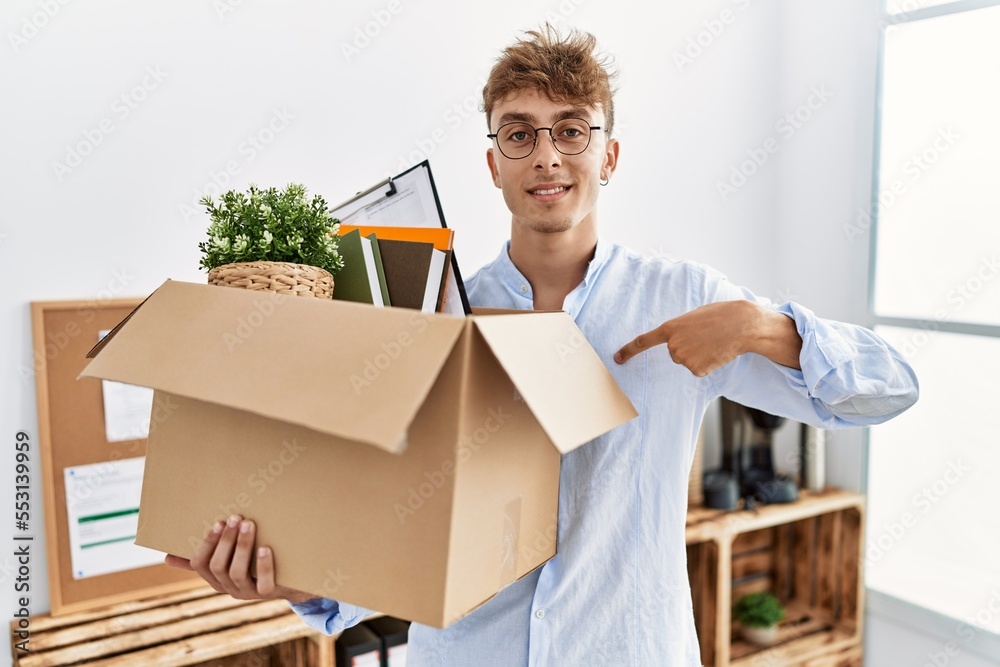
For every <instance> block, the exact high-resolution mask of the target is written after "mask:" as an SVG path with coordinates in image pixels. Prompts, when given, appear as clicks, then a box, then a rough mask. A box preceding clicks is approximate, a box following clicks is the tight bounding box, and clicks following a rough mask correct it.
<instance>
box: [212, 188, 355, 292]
mask: <svg viewBox="0 0 1000 667" xmlns="http://www.w3.org/2000/svg"><path fill="white" fill-rule="evenodd" d="M201 204H202V206H204V207H205V209H206V210H207V211H208V215H209V217H210V218H211V224H210V225H209V227H208V240H207V241H203V242H201V243H199V244H198V248H200V249H201V252H202V257H201V262H200V266H201V267H202V268H204V269H207V270H208V272H209V273H208V282H209V283H210V284H213V285H227V286H230V287H243V288H246V289H260V290H270V291H274V292H281V293H285V294H294V295H297V296H311V297H319V298H326V299H329V298H332V296H333V274H334V273H336V272H337V271H339V270H340V269H341V268H343V265H344V260H343V258H342V257H341V256H340V253H339V252H338V250H337V241H338V236H337V230H338V226H339V225H338V221H337V220H336V218H334V217H332V216H331V215H330V213H329V210H328V209H327V205H326V201H325V200H324V199H323V197H321V196H319V195H316V196H315V197H313V198H312V199H311V200H310V199H308V198H307V196H306V188H305V186H302V185H298V184H296V183H290V184H289V185H288V187H286V188H285V189H283V190H278V189H277V188H268V189H266V190H262V189H260V188H258V187H257V186H256V185H252V184H251V185H250V187H249V190H248V191H247V192H246V193H243V192H237V191H235V190H230V191H229V192H226V193H224V194H222V195H221V196H220V197H219V203H218V204H216V203H215V202H214V201H213V200H212V198H211V197H202V199H201Z"/></svg>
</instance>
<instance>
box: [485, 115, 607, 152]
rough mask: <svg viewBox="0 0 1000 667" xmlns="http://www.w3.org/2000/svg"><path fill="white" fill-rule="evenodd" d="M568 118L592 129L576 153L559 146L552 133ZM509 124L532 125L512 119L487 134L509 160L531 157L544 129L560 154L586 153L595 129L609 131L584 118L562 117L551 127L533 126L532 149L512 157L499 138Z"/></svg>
mask: <svg viewBox="0 0 1000 667" xmlns="http://www.w3.org/2000/svg"><path fill="white" fill-rule="evenodd" d="M567 120H577V121H580V122H581V123H583V124H584V125H586V126H587V127H588V128H589V129H590V135H589V136H588V137H587V145H586V146H584V147H583V148H582V149H581V150H579V151H577V152H576V153H567V152H566V151H564V150H563V149H561V148H559V142H558V141H557V140H556V137H555V135H554V134H553V133H552V128H553V127H555V126H556V125H558V124H559V123H562V122H564V121H567ZM509 125H526V126H528V127H531V124H530V123H526V122H524V121H522V120H514V121H511V122H509V123H504V124H503V125H501V126H500V127H498V128H497V131H496V132H492V133H490V134H487V135H486V138H487V139H493V140H494V141H495V143H496V146H497V150H498V151H500V154H501V155H503V156H504V157H505V158H507V159H508V160H523V159H525V158H527V157H531V154H532V153H534V152H535V148H537V147H538V133H539V132H541V131H542V130H548V133H549V140H550V141H551V142H552V146H553V148H555V149H556V151H557V152H558V153H559V154H560V155H580V154H581V153H585V152H586V151H587V149H588V148H590V142H591V141H593V139H594V130H604V131H605V132H607V131H608V130H607V128H605V127H602V126H600V125H591V124H589V123H588V122H587V121H586V120H584V119H583V118H575V117H574V118H560V119H559V120H557V121H556V122H555V123H553V124H552V126H551V127H531V130H532V132H534V133H535V138H534V139H532V141H531V150H530V151H528V152H527V153H525V154H524V155H522V156H521V157H511V156H509V155H507V154H506V153H504V152H503V148H501V147H500V140H499V138H498V137H499V135H500V130H502V129H503V128H505V127H507V126H509Z"/></svg>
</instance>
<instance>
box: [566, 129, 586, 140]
mask: <svg viewBox="0 0 1000 667" xmlns="http://www.w3.org/2000/svg"><path fill="white" fill-rule="evenodd" d="M562 133H563V136H564V137H566V138H567V139H579V138H580V137H582V136H583V132H581V131H580V129H579V128H576V127H567V128H566V129H565V130H563V132H562Z"/></svg>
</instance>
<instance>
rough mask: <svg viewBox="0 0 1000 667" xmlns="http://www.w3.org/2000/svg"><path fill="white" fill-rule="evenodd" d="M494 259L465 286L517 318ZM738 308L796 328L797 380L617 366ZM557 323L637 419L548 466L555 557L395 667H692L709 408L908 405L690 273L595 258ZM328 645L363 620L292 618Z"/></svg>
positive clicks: (832, 352)
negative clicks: (693, 555)
mask: <svg viewBox="0 0 1000 667" xmlns="http://www.w3.org/2000/svg"><path fill="white" fill-rule="evenodd" d="M507 247H509V244H508V246H505V248H504V250H503V251H502V252H501V253H500V256H499V257H498V258H497V259H496V260H494V261H493V262H492V263H491V264H489V265H487V266H485V267H483V268H482V269H481V270H480V271H479V272H478V273H476V274H475V275H474V276H472V277H471V278H470V279H469V280H468V281H467V283H466V288H467V290H468V294H469V301H470V302H471V303H472V304H473V305H476V306H490V307H498V308H518V309H530V308H532V303H533V296H532V290H531V285H530V284H529V283H528V281H527V280H526V279H525V278H524V276H523V275H521V272H520V271H518V269H517V268H516V267H515V266H514V264H513V263H512V262H511V261H510V258H509V256H508V254H507ZM734 299H751V300H755V301H758V302H760V303H763V304H766V305H768V306H770V307H776V308H777V310H778V311H779V312H781V313H784V314H785V315H787V316H789V317H791V318H792V319H794V320H795V325H796V328H797V329H798V332H799V334H800V335H801V337H802V353H801V355H800V358H799V361H800V365H801V366H802V370H801V371H799V370H794V369H792V368H787V367H785V366H781V365H778V364H775V363H773V362H771V361H769V360H768V359H766V358H764V357H762V356H759V355H756V354H745V355H743V356H741V357H739V358H737V359H736V360H735V361H733V362H731V363H729V364H727V365H726V366H724V367H722V368H719V369H718V370H716V371H714V372H712V373H710V374H708V375H707V376H706V377H704V378H698V377H696V376H694V375H693V374H692V373H691V372H690V371H688V370H687V369H686V368H685V367H683V366H680V365H677V364H675V363H674V362H673V361H672V360H671V358H670V354H669V352H668V350H667V347H666V346H665V345H659V346H656V347H654V348H651V349H649V350H647V351H646V352H643V353H641V354H639V355H638V356H636V357H634V358H632V359H631V360H629V361H628V362H627V363H625V364H623V365H619V364H617V363H615V361H614V359H613V355H614V353H615V352H616V351H617V350H618V349H619V348H621V347H622V346H623V345H624V344H625V343H627V342H629V341H631V340H632V339H633V338H635V337H636V336H637V335H638V334H640V333H643V332H646V331H649V330H650V329H653V328H655V327H656V326H658V325H660V324H662V323H663V322H665V321H667V320H669V319H671V318H674V317H677V316H679V315H682V314H684V313H686V312H688V311H691V310H693V309H695V308H698V307H699V306H702V305H705V304H707V303H712V302H716V301H728V300H734ZM563 310H565V311H566V312H568V313H569V314H570V315H571V316H572V317H573V319H574V320H575V321H576V323H577V325H578V326H579V327H580V329H581V331H582V332H583V334H584V335H585V336H586V338H587V340H588V342H589V343H590V344H591V346H592V347H593V348H594V350H596V351H597V354H598V355H599V356H600V357H601V359H603V360H604V363H605V364H606V365H607V367H608V370H610V371H611V373H612V375H613V376H614V378H615V380H617V382H618V384H619V386H620V387H621V388H622V390H623V391H624V392H625V393H626V394H627V395H628V397H629V399H631V401H632V403H633V404H634V405H635V407H636V409H637V410H638V411H639V417H638V418H637V419H633V420H632V421H630V422H628V423H626V424H623V425H622V426H619V427H618V428H616V429H614V430H612V431H611V432H609V433H606V434H605V435H602V436H600V437H599V438H596V439H595V440H592V441H591V442H589V443H587V444H585V445H583V446H581V447H579V448H577V449H576V450H574V451H573V452H571V453H569V454H567V455H565V456H564V457H563V459H562V468H561V473H560V488H559V537H558V545H559V546H558V554H557V555H556V556H555V557H554V558H553V559H551V560H550V561H548V562H547V563H545V565H543V566H542V567H540V568H538V569H536V570H534V571H533V572H531V573H530V574H528V575H526V576H524V577H523V578H521V579H519V580H518V581H516V582H514V583H513V584H511V585H510V586H508V587H507V588H505V589H504V590H502V591H501V592H500V593H499V594H497V596H496V597H494V598H493V599H492V600H490V601H489V602H487V603H486V604H484V605H483V606H482V607H480V608H479V609H477V610H476V611H475V612H473V613H471V614H470V615H468V616H466V617H465V618H463V619H461V620H459V621H457V622H456V623H454V624H452V625H451V626H449V627H448V628H446V629H444V630H437V629H434V628H429V627H426V626H422V625H418V624H413V625H412V626H411V628H410V635H409V642H410V645H409V649H408V661H407V665H408V667H466V666H468V667H525V666H530V667H557V666H559V667H562V666H566V667H582V666H585V665H586V666H591V665H593V666H595V667H597V666H601V667H604V666H612V665H613V666H615V667H618V666H628V667H697V666H698V665H701V659H700V653H699V648H698V640H697V637H696V634H695V626H694V614H693V612H692V607H691V589H690V584H689V582H688V575H687V560H686V558H687V556H686V546H685V539H684V527H685V520H686V517H687V487H688V475H689V471H690V468H691V461H692V457H693V454H694V449H695V441H696V438H697V434H698V429H699V426H700V424H701V421H702V417H703V415H704V413H705V409H706V406H707V405H708V403H709V402H710V401H712V400H713V399H716V398H718V397H719V396H726V397H728V398H731V399H732V400H734V401H736V402H738V403H742V404H744V405H749V406H752V407H757V408H760V409H762V410H764V411H766V412H769V413H772V414H776V415H782V416H785V417H790V418H791V419H794V420H796V421H801V422H805V423H808V424H812V425H814V426H818V427H822V428H839V427H845V426H863V425H868V424H876V423H879V422H882V421H885V420H886V419H889V418H891V417H893V416H895V415H897V414H899V413H900V412H902V411H903V410H905V409H906V408H908V407H909V406H910V405H912V404H913V403H914V402H915V401H916V399H917V391H918V390H917V379H916V376H915V375H914V373H913V370H912V369H911V368H910V366H909V365H908V364H907V363H906V362H905V361H904V360H903V359H902V358H901V356H900V355H899V354H898V353H897V352H896V351H895V350H894V349H892V348H891V347H890V346H889V345H888V344H886V343H885V342H884V341H883V340H882V339H880V338H879V337H878V336H876V335H875V334H874V333H872V332H871V331H869V330H867V329H864V328H861V327H858V326H854V325H850V324H843V323H840V322H833V321H829V320H822V319H819V318H817V317H816V316H815V315H813V313H812V312H811V311H809V310H808V309H806V308H803V307H802V306H800V305H798V304H796V303H785V304H783V305H780V306H773V305H771V304H770V303H769V302H768V301H766V300H764V299H760V298H758V297H755V296H754V295H753V294H752V293H750V292H749V291H748V290H746V289H743V288H740V287H737V286H735V285H732V284H731V283H730V282H729V281H728V280H726V278H725V277H724V276H723V275H721V274H720V273H718V272H716V271H714V270H712V269H710V268H708V267H706V266H703V265H700V264H695V263H691V262H676V261H671V260H666V259H654V258H646V257H640V256H638V255H635V254H633V253H632V252H630V251H629V250H627V249H625V248H622V247H619V246H613V245H608V244H606V243H605V242H603V241H602V242H599V243H598V246H597V250H596V253H595V256H594V259H593V260H592V261H591V262H590V264H589V266H588V268H587V272H586V277H585V278H584V280H583V282H582V283H581V284H580V285H578V286H577V287H576V288H575V289H574V290H573V291H572V292H570V293H569V294H568V295H567V296H566V300H565V301H564V303H563ZM292 607H293V608H294V609H295V611H296V612H298V613H299V614H300V615H301V616H302V617H303V619H305V621H306V622H307V623H308V624H309V625H311V626H312V627H314V628H317V629H319V630H321V631H323V632H326V633H334V632H339V631H340V630H342V629H343V628H345V627H348V626H350V625H353V624H355V623H358V622H360V621H361V620H363V619H364V617H365V616H366V615H367V614H369V613H371V612H369V611H367V610H365V609H361V608H358V607H355V606H353V605H348V604H341V603H337V602H335V601H332V600H322V601H314V602H312V603H310V604H306V605H292Z"/></svg>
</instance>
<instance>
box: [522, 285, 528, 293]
mask: <svg viewBox="0 0 1000 667" xmlns="http://www.w3.org/2000/svg"><path fill="white" fill-rule="evenodd" d="M527 293H528V286H527V285H521V294H527Z"/></svg>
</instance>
